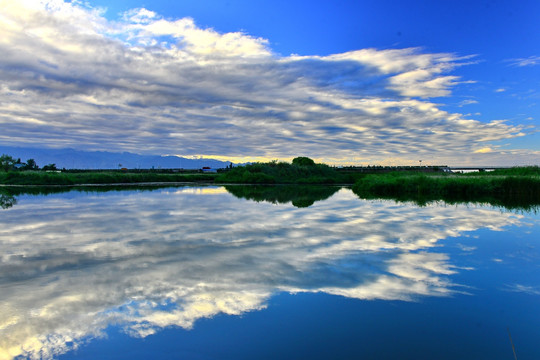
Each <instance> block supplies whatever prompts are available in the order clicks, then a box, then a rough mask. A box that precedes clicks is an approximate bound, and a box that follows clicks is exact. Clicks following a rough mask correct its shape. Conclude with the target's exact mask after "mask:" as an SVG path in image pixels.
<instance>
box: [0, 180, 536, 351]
mask: <svg viewBox="0 0 540 360" xmlns="http://www.w3.org/2000/svg"><path fill="white" fill-rule="evenodd" d="M538 220H539V219H538V215H536V214H530V213H513V212H510V211H506V210H504V209H502V210H501V209H495V208H491V207H489V206H477V205H457V206H449V205H445V204H442V203H441V204H430V205H428V206H426V207H417V206H416V205H414V204H407V203H405V204H403V203H395V202H393V201H365V200H361V199H358V198H357V197H356V196H355V195H354V194H353V193H352V192H350V191H349V190H347V189H342V190H340V191H339V192H337V193H336V194H335V195H333V196H332V197H331V198H329V199H327V200H323V201H317V202H315V204H314V205H312V206H310V207H308V208H296V207H294V206H292V205H291V204H272V203H266V202H253V201H249V200H243V199H237V198H235V197H234V196H232V195H231V194H229V193H227V192H226V191H224V189H223V188H219V187H209V188H168V189H161V190H156V191H151V192H138V191H121V192H107V193H91V192H90V193H80V192H70V193H68V194H56V195H47V196H29V195H27V196H21V197H19V198H18V202H17V204H16V205H15V206H13V207H12V208H10V209H6V210H2V211H1V212H0V250H1V251H2V252H1V253H2V258H1V259H2V262H1V266H0V275H1V276H0V309H1V311H0V314H1V315H0V316H1V317H0V359H2V358H12V357H16V356H19V357H21V358H32V357H34V358H40V357H43V358H59V359H97V358H99V359H148V358H152V359H160V358H161V359H170V358H176V359H276V358H280V359H298V358H310V359H351V358H354V359H356V358H362V359H513V358H514V354H513V350H512V343H511V340H510V336H509V333H510V334H511V337H512V341H513V344H514V346H515V351H516V355H517V358H518V359H538V358H540V346H539V345H538V344H539V343H538V339H540V326H539V325H540V310H539V307H538V303H539V300H540V271H539V270H540V269H539V267H540V250H539V238H540V237H539V236H538V235H539V234H540V227H539V224H540V223H539V221H538Z"/></svg>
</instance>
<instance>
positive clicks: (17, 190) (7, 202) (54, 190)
mask: <svg viewBox="0 0 540 360" xmlns="http://www.w3.org/2000/svg"><path fill="white" fill-rule="evenodd" d="M199 186H200V185H199ZM170 187H171V185H170V184H164V185H138V184H128V185H116V186H108V185H107V186H5V187H0V207H1V208H2V209H9V208H11V207H13V206H14V205H16V204H17V197H18V196H22V195H52V194H62V193H68V192H71V191H78V192H86V193H92V192H94V193H101V192H109V191H133V190H137V191H153V190H157V189H162V188H170Z"/></svg>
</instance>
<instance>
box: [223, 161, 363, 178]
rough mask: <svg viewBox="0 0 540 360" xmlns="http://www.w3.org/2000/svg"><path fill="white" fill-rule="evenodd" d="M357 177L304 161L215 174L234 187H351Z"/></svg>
mask: <svg viewBox="0 0 540 360" xmlns="http://www.w3.org/2000/svg"><path fill="white" fill-rule="evenodd" d="M356 178H357V176H356V175H355V174H343V173H339V172H338V171H336V169H334V168H332V167H330V166H328V165H326V164H315V163H314V162H313V161H312V160H311V159H308V158H295V159H293V162H292V164H289V163H285V162H277V161H273V162H269V163H255V164H250V165H246V166H238V167H235V168H233V169H231V170H230V171H228V172H226V173H223V174H220V175H218V177H217V178H216V182H220V183H237V184H352V183H354V181H355V179H356Z"/></svg>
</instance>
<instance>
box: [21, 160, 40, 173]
mask: <svg viewBox="0 0 540 360" xmlns="http://www.w3.org/2000/svg"><path fill="white" fill-rule="evenodd" d="M24 169H25V170H37V169H39V166H38V165H37V164H36V160H34V159H28V160H26V166H25V167H24Z"/></svg>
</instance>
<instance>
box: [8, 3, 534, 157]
mask: <svg viewBox="0 0 540 360" xmlns="http://www.w3.org/2000/svg"><path fill="white" fill-rule="evenodd" d="M0 8H1V10H2V11H1V13H2V16H0V35H2V38H3V40H2V41H0V51H1V52H2V53H4V54H7V56H5V57H4V58H3V59H1V60H0V79H1V80H2V84H3V85H2V88H1V91H0V108H1V109H0V110H1V111H0V112H1V114H2V115H0V122H1V123H2V128H3V130H4V131H3V134H0V143H3V144H5V145H12V146H13V145H15V146H30V145H32V146H39V147H73V148H78V149H81V150H107V151H130V152H136V153H141V154H163V155H165V154H176V155H181V156H187V157H191V156H204V157H214V158H220V159H226V160H232V161H245V160H270V159H283V160H288V159H291V158H292V157H295V156H298V155H305V156H310V157H312V158H315V159H318V160H320V161H324V162H328V163H335V164H346V163H347V164H348V163H353V164H412V163H417V162H418V160H419V159H423V161H424V163H428V164H449V165H466V164H472V165H520V164H539V163H540V135H538V134H537V128H538V122H539V119H540V111H539V109H540V105H539V102H540V86H539V85H540V46H539V44H540V25H539V23H540V22H538V21H537V18H538V14H540V2H538V1H518V2H514V1H408V2H405V1H390V0H386V1H384V0H382V1H334V2H328V1H291V0H289V1H281V0H278V1H272V2H269V1H264V2H263V1H234V0H231V1H175V2H173V1H151V2H145V1H137V0H127V1H102V0H95V1H87V2H82V1H78V2H75V1H73V2H71V3H69V2H63V1H59V0H50V1H33V0H26V1H21V2H18V3H17V4H14V3H13V2H12V1H5V0H0Z"/></svg>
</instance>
